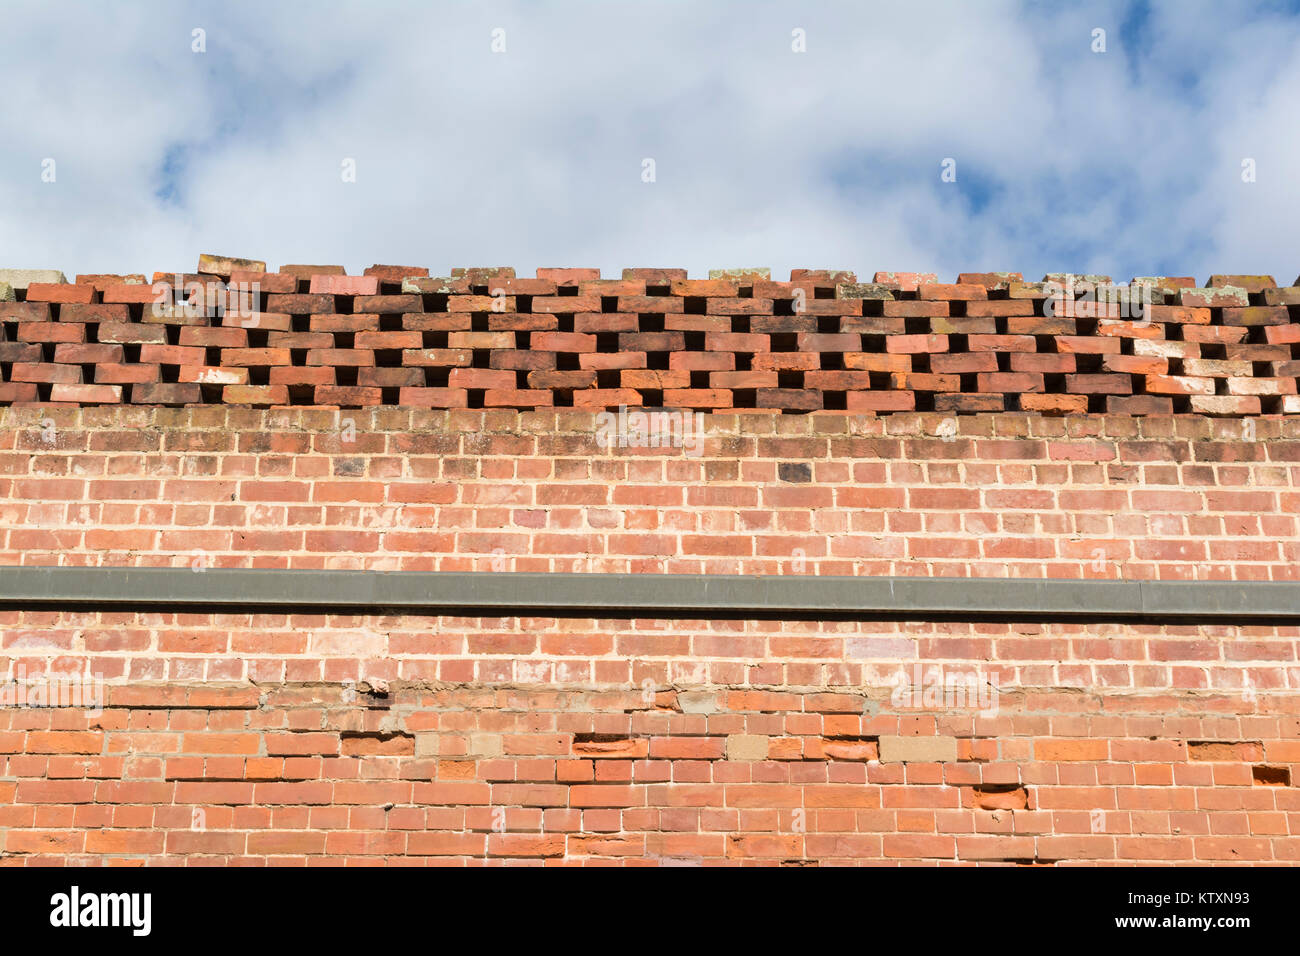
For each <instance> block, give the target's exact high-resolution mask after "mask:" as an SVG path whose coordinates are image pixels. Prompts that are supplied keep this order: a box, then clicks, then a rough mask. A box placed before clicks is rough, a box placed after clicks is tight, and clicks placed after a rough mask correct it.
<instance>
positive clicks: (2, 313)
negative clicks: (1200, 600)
mask: <svg viewBox="0 0 1300 956" xmlns="http://www.w3.org/2000/svg"><path fill="white" fill-rule="evenodd" d="M211 270H222V271H217V272H214V271H211ZM259 270H263V271H259ZM9 271H12V270H9ZM365 273H366V274H365V275H362V276H347V275H345V274H344V270H343V268H342V267H341V266H309V265H303V266H283V267H281V270H280V271H279V272H265V271H264V264H263V263H260V262H255V261H252V260H236V259H229V258H227V257H215V256H203V257H201V259H200V262H199V266H198V272H196V273H193V274H189V275H175V276H173V275H168V274H163V273H155V274H154V276H153V280H154V281H153V282H152V283H151V284H144V281H143V276H142V275H139V276H78V277H77V282H75V283H67V282H58V281H49V282H31V283H28V284H24V285H22V286H15V287H14V288H13V289H12V290H11V293H12V296H13V298H12V301H0V403H3V404H26V403H39V404H42V405H46V406H49V405H59V404H66V405H99V404H134V405H193V404H227V405H243V406H262V407H276V406H285V405H314V406H333V407H347V408H360V407H368V406H377V405H384V406H397V405H402V406H417V407H432V408H495V407H500V408H518V409H539V408H547V407H558V408H617V407H619V406H620V405H627V406H629V407H647V408H660V407H668V408H683V409H698V410H701V411H727V410H732V409H744V410H753V411H755V412H767V413H772V412H783V413H788V414H807V413H810V412H816V411H827V412H841V413H842V412H849V413H867V412H870V413H874V414H892V413H898V412H908V411H932V410H933V411H941V412H947V413H951V414H962V415H965V414H977V413H981V412H991V411H1004V410H1005V411H1031V412H1037V413H1041V414H1053V415H1071V414H1078V413H1081V412H1090V413H1111V414H1126V415H1164V414H1177V413H1197V414H1204V415H1224V416H1234V415H1257V414H1279V413H1281V414H1290V413H1296V412H1300V395H1298V394H1297V387H1296V381H1297V379H1296V376H1297V374H1298V373H1300V364H1298V363H1300V355H1295V354H1294V349H1295V348H1296V347H1297V344H1300V331H1297V330H1300V286H1295V285H1293V286H1290V287H1282V288H1278V287H1277V284H1276V282H1275V281H1274V280H1273V279H1272V277H1269V276H1223V275H1216V276H1212V277H1211V278H1210V280H1209V284H1208V285H1206V286H1204V287H1197V286H1196V284H1195V280H1193V279H1191V278H1189V277H1156V278H1153V279H1144V280H1141V282H1140V283H1139V282H1138V280H1134V283H1133V284H1132V285H1131V286H1130V287H1129V288H1134V289H1139V290H1142V289H1144V290H1146V291H1147V292H1148V293H1149V297H1150V305H1149V306H1147V307H1146V308H1145V310H1144V311H1142V312H1141V314H1140V315H1133V314H1131V313H1130V311H1128V310H1126V308H1125V304H1124V302H1123V301H1122V300H1120V301H1112V300H1111V299H1108V298H1107V297H1106V295H1104V294H1103V293H1105V291H1106V287H1105V286H1104V285H1103V286H1100V287H1099V288H1098V289H1093V288H1092V287H1091V286H1085V285H1084V284H1083V283H1084V282H1088V283H1097V284H1108V283H1109V282H1110V279H1109V277H1106V276H1065V275H1053V276H1045V277H1044V281H1043V282H1038V283H1033V282H1028V283H1027V282H1024V281H1023V277H1022V276H1021V275H1020V274H1019V273H964V274H962V275H961V276H959V277H958V281H957V282H955V283H940V282H938V281H936V279H937V277H936V276H934V275H921V274H915V273H889V272H877V273H875V275H874V276H873V280H874V281H872V282H858V281H857V277H856V275H855V274H853V273H850V272H832V271H827V270H806V269H797V270H793V271H792V272H791V277H790V280H789V281H785V282H778V281H772V280H771V278H770V277H769V276H768V274H767V271H766V270H749V271H745V270H740V271H738V272H725V271H721V270H719V271H718V273H717V275H716V276H714V277H711V278H709V279H688V278H685V273H684V271H683V270H646V269H626V270H624V273H623V277H622V278H621V279H612V278H611V279H605V278H601V277H600V273H599V271H598V270H595V269H539V270H538V271H537V276H536V277H535V278H524V277H517V276H515V274H514V270H513V269H462V270H452V273H453V274H452V275H451V276H449V277H446V278H439V277H430V276H429V275H428V269H425V268H415V267H401V266H372V267H370V268H369V269H367V270H365ZM5 274H6V270H0V277H2V276H3V275H5ZM52 275H53V276H59V275H60V274H58V273H53V274H52ZM1094 295H1095V298H1089V296H1094ZM135 344H140V348H139V349H138V350H136V349H135V348H132V346H133V345H135ZM18 345H22V346H31V348H22V349H18V348H14V346H18ZM78 345H82V346H84V347H93V346H96V345H126V346H127V348H128V351H127V353H126V354H125V355H118V354H116V353H113V354H110V353H108V352H104V351H98V352H96V351H84V350H82V351H78V350H77V349H75V348H72V347H70V346H78ZM584 370H591V371H593V372H595V374H594V375H591V374H587V375H581V374H577V373H579V372H581V371H584ZM638 372H642V373H656V374H653V375H652V374H637V373H638ZM669 372H674V373H676V374H672V375H670V374H668V373H669ZM178 385H179V386H186V385H195V386H197V387H196V388H186V387H176V386H178ZM160 386H166V387H160Z"/></svg>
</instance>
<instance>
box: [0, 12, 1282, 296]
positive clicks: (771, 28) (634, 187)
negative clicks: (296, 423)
mask: <svg viewBox="0 0 1300 956" xmlns="http://www.w3.org/2000/svg"><path fill="white" fill-rule="evenodd" d="M2 9H3V11H4V21H3V22H4V55H3V57H0V121H3V129H4V144H3V147H2V148H0V267H13V268H20V267H26V268H35V267H49V268H59V269H62V270H64V271H65V272H67V273H68V275H69V277H70V278H71V276H72V275H73V274H74V273H86V272H146V273H150V272H153V271H155V270H156V271H167V270H177V269H193V268H194V265H195V262H196V260H197V257H198V255H199V253H200V252H212V253H217V254H222V255H235V256H248V257H252V258H259V259H265V260H267V261H268V263H269V264H270V265H271V267H272V268H274V267H275V266H276V265H279V264H283V263H295V262H296V263H341V264H343V265H345V266H347V267H348V270H349V271H350V272H352V271H360V270H361V269H362V268H364V267H365V266H367V265H370V264H372V263H375V262H379V263H391V264H402V265H422V266H428V267H429V268H430V269H431V271H432V272H433V273H434V274H435V275H436V274H445V273H446V272H447V271H448V270H449V269H450V268H452V267H453V266H471V265H512V266H514V267H515V268H516V269H517V270H518V271H519V272H520V274H525V275H527V274H531V273H532V270H533V269H535V268H536V267H538V266H599V267H600V268H601V269H602V270H603V272H604V274H605V275H618V273H619V270H620V269H621V268H622V267H623V266H627V265H639V266H671V267H684V268H687V269H689V270H690V272H691V274H692V275H703V274H705V272H706V271H707V270H708V269H709V268H723V267H739V266H770V267H771V268H772V270H773V276H774V277H775V278H785V277H786V276H787V275H788V272H789V270H790V269H791V268H792V267H793V268H843V269H852V270H855V271H857V272H858V273H859V275H863V274H865V275H870V273H872V272H874V271H876V270H878V269H880V270H917V271H933V272H938V273H939V274H940V275H941V276H945V277H951V276H955V274H956V273H957V272H959V271H968V270H969V271H983V270H995V269H996V270H1003V269H1005V270H1015V271H1023V272H1024V273H1025V274H1026V276H1027V277H1029V278H1035V279H1036V278H1039V277H1040V276H1041V275H1042V274H1043V273H1045V272H1049V271H1051V272H1055V271H1070V272H1102V273H1107V274H1110V275H1112V276H1114V277H1115V279H1116V280H1119V281H1123V280H1127V279H1128V278H1130V277H1132V276H1134V275H1152V274H1167V275H1194V276H1196V277H1197V278H1198V279H1199V280H1201V281H1203V280H1205V279H1206V278H1207V277H1208V275H1209V274H1210V273H1212V272H1248V273H1255V272H1266V273H1273V274H1274V275H1276V277H1277V278H1278V280H1279V281H1281V282H1284V283H1290V282H1291V281H1292V280H1294V279H1295V278H1296V274H1297V272H1300V161H1298V150H1300V123H1297V122H1296V115H1297V113H1296V111H1297V108H1298V107H1297V104H1300V0H1295V2H1287V3H1282V2H1260V3H1245V2H1243V3H1221V2H1209V0H1206V2H1200V0H1170V2H1151V3H1144V2H1133V3H1126V2H1120V0H1114V2H1096V3H1084V4H1079V5H1066V4H1061V3H1055V2H1053V3H1012V2H997V0H969V2H966V0H949V2H942V3H933V4H927V3H924V2H919V0H907V2H900V3H871V2H865V0H863V2H855V3H843V4H839V3H830V2H825V3H818V2H807V0H805V2H801V3H794V2H791V3H779V2H771V3H764V2H708V0H675V2H670V0H662V2H652V0H636V2H630V0H629V2H616V0H604V2H591V3H583V2H577V0H569V2H553V3H546V2H521V3H471V2H468V0H464V2H443V3H416V2H414V0H412V2H409V3H392V4H387V3H382V2H375V0H366V2H361V0H357V2H351V3H312V4H301V5H300V4H293V3H287V2H285V3H266V2H252V3H215V2H214V3H186V2H175V0H171V2H166V3H161V2H160V3H156V4H151V3H144V2H140V3H125V2H121V3H108V2H95V3H90V2H86V3H76V2H71V0H54V2H51V0H36V2H31V3H21V2H19V3H15V2H10V0H5V2H4V3H3V8H2ZM195 30H202V31H204V32H203V33H202V34H200V35H199V36H200V37H201V39H202V44H201V45H204V46H205V47H206V49H205V50H204V51H203V52H195V51H194V49H193V48H194V46H196V45H200V44H199V43H198V42H197V41H196V39H195V37H196V34H195V32H194V31H195ZM1097 30H1104V31H1105V34H1104V43H1105V51H1104V52H1095V51H1094V46H1096V45H1098V38H1099V37H1100V35H1098V34H1095V33H1094V31H1097ZM796 31H802V33H801V34H799V33H796ZM800 37H802V38H803V45H804V46H805V47H806V49H805V51H804V52H796V51H795V49H794V47H795V46H798V45H799V39H800ZM494 44H495V46H496V47H498V51H494V49H493V46H494ZM502 45H504V51H499V48H500V47H501V46H502ZM949 159H950V160H953V161H954V162H955V166H954V167H953V168H955V172H956V181H955V182H944V181H943V178H942V175H941V174H942V173H943V170H944V161H945V160H949ZM49 160H53V164H51V163H49ZM349 160H350V161H352V163H353V164H354V167H352V168H355V181H345V175H344V173H345V169H346V168H347V167H346V166H345V164H346V162H347V161H349ZM646 160H653V181H652V182H647V181H645V179H646V178H647V174H646V170H647V168H648V166H647V163H646V162H645V161H646ZM1246 160H1252V161H1253V164H1249V165H1253V169H1254V181H1253V182H1245V181H1243V171H1244V169H1243V162H1244V161H1246ZM51 173H52V174H53V175H52V177H51ZM50 178H53V181H52V182H48V181H45V180H46V179H50Z"/></svg>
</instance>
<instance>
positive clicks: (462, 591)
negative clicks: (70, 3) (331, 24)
mask: <svg viewBox="0 0 1300 956" xmlns="http://www.w3.org/2000/svg"><path fill="white" fill-rule="evenodd" d="M0 604H3V605H8V606H15V605H18V606H22V605H41V606H49V605H60V604H67V605H78V606H86V605H90V606H110V607H118V608H121V607H131V606H138V605H148V606H159V605H162V606H171V607H186V606H236V607H242V608H282V609H283V608H303V609H314V608H327V607H348V608H374V609H380V610H383V609H393V610H421V609H427V610H434V609H437V610H447V611H457V610H460V611H473V612H476V613H488V612H491V611H493V610H513V609H535V610H544V611H551V612H555V613H557V614H564V613H567V614H583V615H599V614H601V612H605V613H608V612H609V611H610V610H613V609H617V610H619V611H625V612H629V613H647V614H653V615H654V616H657V617H683V616H687V615H692V614H697V613H698V614H704V615H707V614H710V613H713V614H744V613H767V614H772V613H792V614H800V615H809V614H819V613H822V614H828V615H871V614H882V615H922V616H923V615H926V614H935V615H1019V616H1028V617H1042V618H1063V617H1064V618H1085V619H1086V618H1104V617H1114V616H1130V617H1146V618H1199V619H1213V620H1225V621H1231V620H1238V619H1241V618H1245V617H1250V618H1300V584H1293V583H1281V582H1258V581H1240V582H1238V581H1195V582H1189V581H1112V580H1105V581H1102V580H1096V581H1093V580H1077V579H1044V578H920V577H814V576H806V575H786V576H746V575H696V574H567V573H540V574H539V573H529V574H522V573H495V572H425V571H310V570H302V571H298V570H273V569H215V568H214V569H207V570H201V571H195V570H192V569H190V568H184V567H183V568H81V567H5V568H0Z"/></svg>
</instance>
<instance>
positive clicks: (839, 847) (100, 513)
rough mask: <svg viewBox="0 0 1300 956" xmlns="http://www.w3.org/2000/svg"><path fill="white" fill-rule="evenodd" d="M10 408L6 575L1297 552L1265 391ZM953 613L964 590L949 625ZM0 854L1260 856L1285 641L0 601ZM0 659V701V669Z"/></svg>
mask: <svg viewBox="0 0 1300 956" xmlns="http://www.w3.org/2000/svg"><path fill="white" fill-rule="evenodd" d="M607 421H608V419H601V418H599V417H598V415H597V414H596V413H594V412H592V411H582V410H546V411H531V412H522V413H520V412H514V411H488V410H461V411H455V410H453V411H431V410H421V409H412V408H387V407H384V408H376V409H368V410H343V411H339V410H330V409H309V408H304V409H280V410H259V409H248V408H227V407H222V406H214V407H195V408H187V409H168V408H139V407H135V408H133V407H129V406H113V407H107V408H57V407H39V408H38V407H12V408H8V409H4V410H3V418H0V485H2V486H3V488H4V495H3V505H2V508H3V511H0V516H2V519H0V531H2V532H3V540H2V541H0V550H2V552H3V553H2V554H0V563H2V564H5V565H18V564H89V565H99V564H106V565H108V564H111V565H139V566H143V565H162V566H176V567H187V566H188V567H190V568H191V569H193V573H196V574H198V573H203V572H204V571H205V570H206V569H209V568H221V567H264V568H285V567H291V568H322V567H327V568H350V569H360V570H391V569H402V570H444V571H446V570H473V571H483V572H494V571H557V572H571V571H581V572H666V573H701V572H702V573H743V574H787V575H790V574H841V575H883V574H898V575H926V576H929V575H935V576H956V577H964V576H981V577H989V576H993V577H1007V576H1010V577H1064V578H1089V577H1106V578H1129V579H1135V578H1159V579H1180V580H1242V581H1246V580H1274V581H1289V580H1294V579H1295V572H1294V570H1293V569H1294V568H1295V567H1296V564H1297V561H1296V558H1297V553H1296V549H1297V529H1296V512H1297V505H1298V504H1300V497H1298V496H1297V494H1296V492H1295V491H1294V490H1293V486H1294V479H1295V475H1296V473H1297V472H1296V467H1295V465H1294V464H1293V461H1294V460H1295V459H1296V457H1297V453H1298V452H1300V441H1298V440H1297V439H1300V425H1297V424H1296V422H1295V420H1293V419H1289V418H1260V419H1245V420H1237V419H1222V420H1216V419H1212V418H1208V417H1205V416H1148V417H1132V416H1128V415H1109V416H1104V415H1076V416H1070V417H1065V418H1051V417H1042V416H1039V415H1029V414H1014V413H1007V412H1003V413H1000V414H994V415H963V416H960V417H958V416H955V415H954V416H949V415H945V414H893V415H889V416H885V417H874V416H858V415H851V414H835V415H826V414H821V415H810V416H790V415H776V416H753V415H707V416H704V417H703V425H704V436H705V437H703V439H702V440H701V441H699V442H698V443H697V444H692V445H690V446H689V447H683V446H681V445H679V446H677V447H671V446H670V447H657V448H656V447H636V445H635V443H634V444H633V446H631V447H620V446H619V445H618V444H614V445H613V446H612V447H607V446H603V445H602V444H601V442H600V440H599V438H598V434H599V431H600V429H601V427H602V422H607ZM958 617H960V616H958ZM0 628H2V632H3V635H4V636H3V646H2V647H0V666H3V667H4V668H5V669H6V670H7V672H8V674H9V676H10V679H11V680H12V679H14V678H16V677H23V678H25V679H27V680H29V681H30V680H33V679H35V678H39V677H40V675H43V674H51V675H53V674H69V673H74V672H75V673H78V674H87V673H89V674H93V675H95V676H96V678H97V679H100V680H102V681H103V683H104V696H105V698H106V701H105V705H104V708H103V710H102V712H100V713H94V712H88V711H87V710H85V709H82V708H74V707H59V708H53V707H31V706H27V707H21V706H10V707H6V708H4V709H0V797H3V799H0V829H2V830H3V835H2V836H0V840H3V843H0V854H3V855H2V856H0V860H2V861H3V862H5V863H9V864H19V865H21V864H25V863H26V864H32V863H42V862H54V861H75V862H101V861H106V860H107V861H113V862H138V861H147V862H169V863H175V862H189V863H193V862H200V861H208V860H220V861H233V860H241V861H243V860H251V861H258V862H261V861H266V862H276V863H301V862H304V861H306V860H320V859H323V858H328V859H331V860H334V861H342V860H348V861H362V860H365V861H372V862H373V861H387V862H401V863H416V864H424V863H448V862H449V863H455V864H478V863H482V862H485V861H487V862H492V861H510V862H553V863H559V862H570V863H615V864H624V863H626V864H643V863H652V864H653V863H697V862H698V863H715V862H716V863H732V864H734V863H789V864H798V865H803V864H816V863H827V864H829V863H860V862H875V861H883V862H889V863H899V862H924V863H936V862H941V861H948V862H953V861H966V862H971V861H980V862H1011V863H1058V862H1099V861H1114V860H1118V861H1125V862H1152V863H1155V862H1170V861H1172V862H1193V861H1200V862H1272V863H1291V862H1294V861H1295V860H1296V858H1297V855H1298V854H1300V838H1297V836H1295V835H1294V834H1295V833H1296V828H1297V821H1300V801H1297V799H1296V793H1297V791H1296V788H1295V786H1294V784H1293V781H1294V776H1295V773H1296V771H1297V770H1298V769H1300V768H1298V767H1297V764H1300V746H1298V745H1297V743H1296V741H1297V739H1300V734H1298V731H1300V708H1298V707H1297V698H1296V693H1295V692H1296V688H1297V686H1300V667H1298V666H1297V638H1298V637H1300V629H1298V628H1297V627H1295V626H1291V625H1280V624H1273V623H1267V622H1262V623H1244V622H1243V623H1240V624H1236V623H1231V622H1229V623H1225V624H1215V625H1210V624H1205V623H1196V622H1182V623H1163V624H1161V623H1150V622H1147V623H1123V622H1114V621H1111V622H1083V621H1074V622H1068V623H1067V622H1060V621H1056V622H1052V621H1042V622H1028V621H995V620H974V619H972V620H961V619H955V620H945V621H933V620H930V621H926V620H837V621H815V620H798V619H791V620H772V619H770V618H764V619H755V620H744V619H740V620H688V619H684V618H681V617H677V618H673V619H665V620H627V619H621V620H620V619H611V620H602V619H581V618H554V617H536V618H504V619H487V618H477V617H476V618H466V617H452V616H447V615H419V614H407V615H396V616H380V615H370V616H347V615H342V614H302V613H265V612H256V613H254V612H252V611H249V612H238V611H224V612H220V613H214V612H210V611H203V612H201V613H181V612H177V611H170V610H167V609H162V610H118V611H105V610H84V609H43V610H36V609H32V608H10V609H0ZM7 686H9V687H13V686H14V685H12V684H11V685H7Z"/></svg>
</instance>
